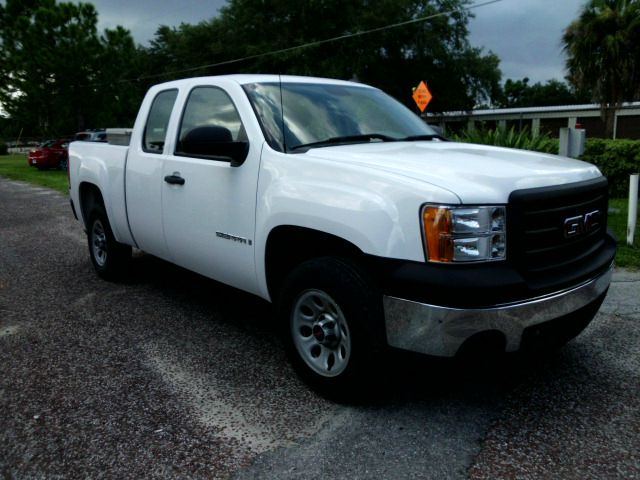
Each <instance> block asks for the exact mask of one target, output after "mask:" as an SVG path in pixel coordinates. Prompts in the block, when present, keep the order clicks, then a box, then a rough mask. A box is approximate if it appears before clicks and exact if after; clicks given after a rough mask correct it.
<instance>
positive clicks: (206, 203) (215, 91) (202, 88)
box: [162, 83, 262, 292]
mask: <svg viewBox="0 0 640 480" xmlns="http://www.w3.org/2000/svg"><path fill="white" fill-rule="evenodd" d="M228 88H235V89H236V90H235V92H234V95H233V96H232V95H230V94H229V93H228V91H227V89H228ZM232 98H235V99H237V100H239V101H243V100H244V101H245V102H243V104H242V105H241V108H240V109H239V108H238V106H237V105H236V103H235V102H234V101H233V100H232ZM250 108H251V107H250V106H249V104H248V100H247V99H246V97H245V96H244V92H242V90H241V89H240V86H239V85H237V84H236V85H224V83H223V84H222V85H215V84H208V85H196V86H194V87H193V88H192V89H191V90H190V91H189V92H188V95H187V98H186V102H185V107H184V110H183V111H182V115H181V119H180V122H179V125H178V127H177V132H176V140H175V147H174V151H173V154H172V155H167V156H166V157H165V160H164V164H163V171H162V175H163V178H164V180H165V182H164V185H163V189H162V211H163V224H164V236H165V239H166V242H167V248H168V249H169V252H170V255H171V258H172V260H173V261H174V262H175V263H177V264H178V265H181V266H183V267H185V268H188V269H190V270H193V271H196V272H199V273H201V274H203V275H206V276H208V277H211V278H214V279H216V280H218V281H221V282H223V283H226V284H228V285H232V286H234V287H238V288H242V289H244V290H248V291H251V292H257V282H256V274H255V264H254V244H253V237H254V229H255V206H256V188H257V183H258V170H259V161H260V151H261V148H262V144H261V142H259V141H253V142H251V143H249V142H248V137H247V133H246V128H245V126H246V121H247V120H249V121H250V120H255V118H253V117H250V118H249V119H247V118H246V117H247V116H248V112H249V111H250ZM248 109H249V110H248ZM241 112H242V114H243V115H244V116H245V118H244V119H243V118H242V115H241ZM251 113H252V112H251ZM252 126H253V125H252ZM253 127H254V128H255V126H253ZM258 128H259V127H258ZM245 147H246V149H247V150H246V151H245V153H246V155H237V153H238V152H242V151H243V148H245ZM229 156H236V157H238V158H244V163H242V164H241V165H240V166H233V165H232V162H231V161H230V158H228V157H229Z"/></svg>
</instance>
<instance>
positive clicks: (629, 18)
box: [562, 0, 640, 136]
mask: <svg viewBox="0 0 640 480" xmlns="http://www.w3.org/2000/svg"><path fill="white" fill-rule="evenodd" d="M562 40H563V44H564V50H565V52H566V53H567V57H568V58H567V63H566V65H567V70H568V71H569V77H568V78H569V80H570V82H571V83H573V84H574V85H575V86H576V87H578V88H579V89H587V90H589V91H591V93H592V95H593V99H594V100H595V101H596V102H598V103H600V108H601V115H602V119H603V121H604V122H605V126H606V132H607V135H609V136H612V134H613V121H614V113H615V111H616V110H617V109H619V108H620V107H621V105H622V103H623V102H625V101H631V100H634V99H636V98H638V96H640V0H590V1H589V2H587V4H586V5H585V6H584V7H583V9H582V12H581V13H580V16H579V17H578V19H577V20H575V21H574V22H573V23H571V24H570V25H569V26H568V27H567V29H566V30H565V32H564V35H563V39H562Z"/></svg>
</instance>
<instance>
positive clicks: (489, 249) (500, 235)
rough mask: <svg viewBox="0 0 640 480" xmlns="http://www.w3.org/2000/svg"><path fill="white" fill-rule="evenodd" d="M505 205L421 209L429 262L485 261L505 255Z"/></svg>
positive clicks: (429, 206)
mask: <svg viewBox="0 0 640 480" xmlns="http://www.w3.org/2000/svg"><path fill="white" fill-rule="evenodd" d="M505 218H506V215H505V208H504V207H501V206H483V207H448V206H431V205H427V206H425V207H423V209H422V228H423V232H424V240H425V249H426V257H427V260H429V261H430V262H488V261H495V260H504V259H505V258H506V249H507V248H506V246H507V232H506V222H505Z"/></svg>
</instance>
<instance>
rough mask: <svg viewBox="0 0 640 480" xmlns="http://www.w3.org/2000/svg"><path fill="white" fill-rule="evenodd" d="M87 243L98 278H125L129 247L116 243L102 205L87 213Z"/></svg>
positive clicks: (127, 271)
mask: <svg viewBox="0 0 640 480" xmlns="http://www.w3.org/2000/svg"><path fill="white" fill-rule="evenodd" d="M87 242H88V245H89V256H90V257H91V263H93V268H94V269H95V271H96V273H97V274H98V275H99V276H100V277H102V278H104V279H105V280H111V281H114V280H122V279H124V278H125V277H126V276H127V274H128V273H129V266H130V263H131V247H130V246H129V245H124V244H122V243H118V242H117V241H116V239H115V237H114V236H113V231H112V230H111V225H110V224H109V219H108V218H107V213H106V211H105V210H104V207H103V206H102V205H94V206H93V208H92V209H91V212H90V213H89V222H88V230H87Z"/></svg>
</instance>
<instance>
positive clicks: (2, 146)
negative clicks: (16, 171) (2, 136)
mask: <svg viewBox="0 0 640 480" xmlns="http://www.w3.org/2000/svg"><path fill="white" fill-rule="evenodd" d="M8 153H9V149H8V148H7V144H6V143H3V142H0V155H7V154H8Z"/></svg>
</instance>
